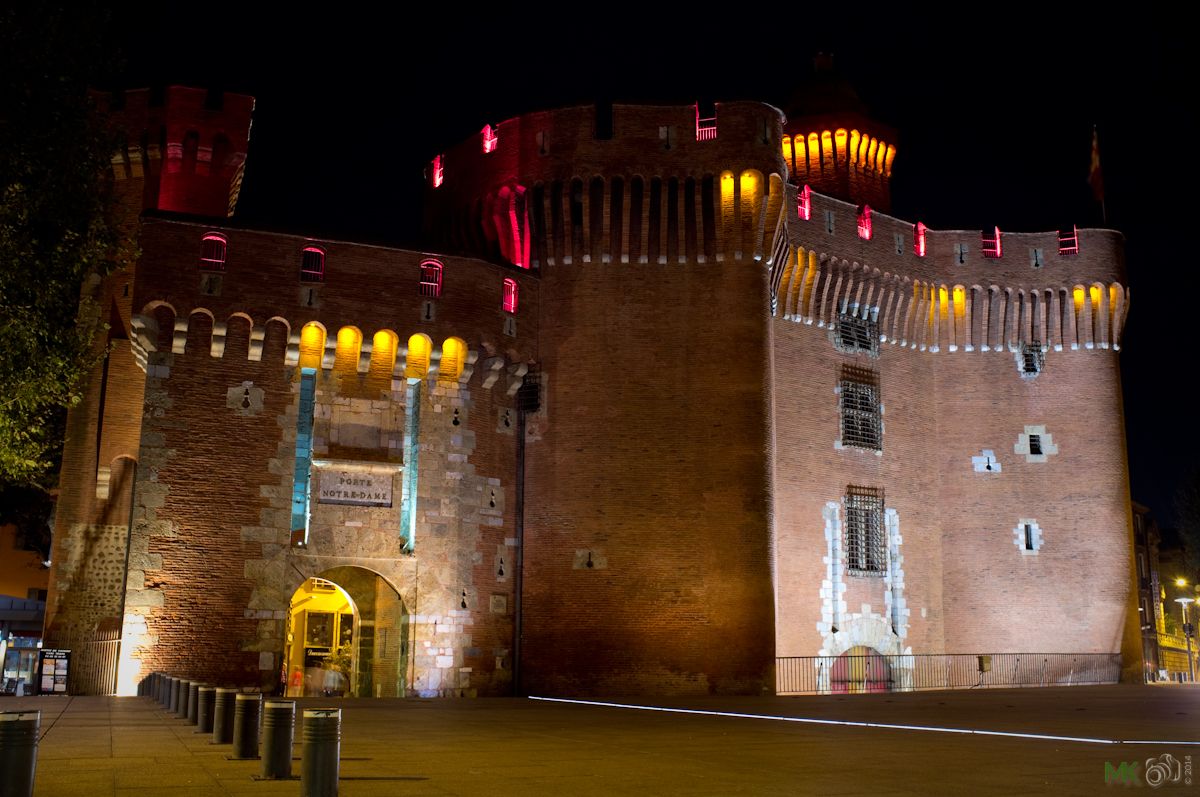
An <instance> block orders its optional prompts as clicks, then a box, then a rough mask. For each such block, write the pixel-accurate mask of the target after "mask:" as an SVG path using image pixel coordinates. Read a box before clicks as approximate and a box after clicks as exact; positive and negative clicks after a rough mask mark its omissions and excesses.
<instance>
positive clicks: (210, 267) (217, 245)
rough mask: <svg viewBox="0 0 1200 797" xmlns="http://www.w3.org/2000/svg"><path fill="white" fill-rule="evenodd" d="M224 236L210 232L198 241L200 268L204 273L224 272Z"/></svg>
mask: <svg viewBox="0 0 1200 797" xmlns="http://www.w3.org/2000/svg"><path fill="white" fill-rule="evenodd" d="M225 244H226V242H225V236H224V235H221V234H220V233H216V232H210V233H207V234H205V236H204V237H203V238H201V239H200V268H202V269H204V270H205V271H224V270H225Z"/></svg>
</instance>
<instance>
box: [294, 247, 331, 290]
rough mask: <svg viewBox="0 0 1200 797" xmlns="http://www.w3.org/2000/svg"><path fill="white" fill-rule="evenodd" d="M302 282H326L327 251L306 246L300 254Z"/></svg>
mask: <svg viewBox="0 0 1200 797" xmlns="http://www.w3.org/2000/svg"><path fill="white" fill-rule="evenodd" d="M300 281H301V282H324V281H325V251H324V250H323V249H320V248H318V247H316V246H306V247H304V251H303V252H301V253H300Z"/></svg>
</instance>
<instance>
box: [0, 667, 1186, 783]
mask: <svg viewBox="0 0 1200 797" xmlns="http://www.w3.org/2000/svg"><path fill="white" fill-rule="evenodd" d="M612 702H613V703H620V702H623V703H625V704H629V705H633V704H642V705H655V706H659V707H668V708H674V709H683V710H686V711H690V712H705V713H683V712H680V711H647V710H639V709H637V708H633V707H621V706H616V705H584V704H578V703H558V702H546V701H540V700H533V699H524V698H491V699H477V700H437V701H428V700H333V701H330V700H302V701H299V703H300V708H303V707H310V708H311V707H318V706H322V707H323V706H337V707H340V708H342V710H343V711H342V717H343V720H342V748H341V756H342V763H341V782H340V794H341V795H345V796H346V797H357V796H358V795H389V796H390V795H397V796H398V797H406V796H407V795H439V796H443V795H554V796H555V797H570V796H571V795H614V794H638V795H737V794H754V795H757V794H764V795H774V794H779V795H802V794H831V795H851V794H872V795H900V794H905V795H930V794H947V795H987V794H1006V795H1009V794H1054V795H1072V794H1080V795H1083V794H1102V793H1106V792H1109V791H1115V792H1123V791H1125V788H1124V787H1122V786H1116V785H1114V786H1106V785H1105V762H1111V763H1112V764H1113V765H1114V766H1117V765H1119V762H1122V761H1125V762H1139V766H1138V768H1137V772H1138V774H1139V776H1140V777H1141V778H1142V788H1141V790H1140V791H1142V792H1143V793H1144V792H1145V791H1151V792H1154V793H1159V792H1161V793H1167V794H1185V795H1186V794H1195V795H1197V797H1200V687H1191V686H1179V685H1164V686H1095V687H1070V688H1048V689H1023V690H1018V689H1011V690H1010V689H1004V690H1001V689H992V690H981V691H955V692H919V693H905V694H872V695H847V696H824V697H816V696H813V697H787V698H782V697H768V698H716V697H714V698H703V699H699V698H697V699H679V698H674V699H664V700H662V701H659V702H657V703H650V702H649V701H646V700H644V699H639V700H630V701H612ZM29 709H40V710H41V711H42V734H43V735H42V737H41V742H40V747H39V755H38V767H37V779H36V787H35V792H34V793H35V794H36V795H39V797H60V795H61V796H63V797H68V796H70V797H73V796H74V795H88V796H89V797H93V796H95V797H107V796H108V795H114V796H115V795H119V797H146V796H148V795H156V796H157V795H171V796H172V797H174V796H176V795H178V797H200V795H205V796H207V795H262V797H268V795H272V796H273V795H298V794H299V793H300V784H299V781H298V780H292V781H259V780H255V779H254V776H256V775H257V774H258V773H259V770H260V764H259V762H257V761H233V760H229V758H228V757H229V755H230V754H231V747H230V746H229V745H213V744H211V743H210V738H209V737H208V736H207V735H202V734H197V733H195V732H194V731H195V726H194V725H189V724H188V723H187V722H186V721H185V720H180V719H176V718H174V716H173V715H169V714H168V713H167V712H166V711H164V710H163V709H162V708H161V707H160V706H159V705H158V704H157V703H155V702H153V701H152V700H151V699H149V698H128V697H127V698H116V697H108V698H105V697H75V698H67V697H45V698H6V699H4V700H0V711H17V710H29ZM707 712H715V713H707ZM298 713H299V712H298ZM729 714H741V715H743V716H729ZM745 715H753V716H745ZM781 718H793V719H794V718H801V719H809V720H830V721H837V722H852V723H874V724H884V725H904V726H921V727H904V728H895V727H876V726H873V725H842V724H824V723H815V722H795V721H784V720H783V719H781ZM928 728H945V729H955V730H958V731H970V730H974V731H980V732H988V733H961V732H953V733H949V732H940V731H935V730H929V729H928ZM992 732H999V733H1000V734H1014V735H992ZM1019 734H1039V735H1044V736H1055V737H1073V738H1070V739H1068V738H1029V737H1027V736H1023V735H1019ZM1112 742H1117V743H1115V744H1114V743H1112ZM1137 742H1148V743H1145V744H1142V743H1137ZM1186 742H1190V743H1191V744H1185V743H1186ZM1164 753H1169V754H1170V755H1171V756H1173V757H1174V759H1175V760H1176V761H1178V762H1179V763H1180V766H1181V770H1180V780H1179V781H1178V782H1177V783H1170V782H1168V783H1166V784H1164V785H1162V786H1160V787H1158V788H1150V786H1149V784H1148V783H1147V782H1146V780H1145V778H1144V773H1145V767H1146V765H1145V762H1146V759H1147V758H1158V757H1159V756H1161V755H1162V754H1164ZM295 756H296V759H297V760H296V761H295V762H294V764H293V766H294V771H295V772H296V773H297V774H298V773H299V771H300V762H299V760H298V759H299V756H300V734H299V732H297V734H296V749H295ZM1189 767H1190V771H1191V774H1190V780H1191V783H1190V784H1186V783H1185V782H1184V780H1185V778H1188V777H1189V776H1188V775H1187V772H1186V770H1187V769H1188V768H1189ZM1127 771H1128V770H1127Z"/></svg>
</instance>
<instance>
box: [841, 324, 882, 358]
mask: <svg viewBox="0 0 1200 797" xmlns="http://www.w3.org/2000/svg"><path fill="white" fill-rule="evenodd" d="M834 333H835V335H836V338H835V342H836V344H837V348H838V351H842V352H845V353H846V354H857V353H859V352H864V353H866V354H870V355H871V356H872V357H876V356H878V355H879V325H878V324H877V323H875V322H874V321H872V320H871V319H869V318H859V317H858V316H856V315H851V314H850V313H839V314H838V323H837V326H836V327H834Z"/></svg>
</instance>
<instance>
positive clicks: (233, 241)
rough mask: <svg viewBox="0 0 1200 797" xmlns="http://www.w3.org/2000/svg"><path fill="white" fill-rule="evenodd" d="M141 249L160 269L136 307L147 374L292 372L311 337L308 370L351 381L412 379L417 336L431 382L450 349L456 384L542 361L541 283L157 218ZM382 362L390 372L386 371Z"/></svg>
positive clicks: (405, 254) (492, 268)
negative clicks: (193, 366) (159, 363)
mask: <svg viewBox="0 0 1200 797" xmlns="http://www.w3.org/2000/svg"><path fill="white" fill-rule="evenodd" d="M214 242H219V243H220V248H219V250H218V249H215V248H213V243H214ZM142 248H143V259H144V260H152V261H153V262H155V263H156V264H158V265H159V266H160V267H158V268H155V269H153V270H146V271H145V272H144V273H143V274H141V275H140V276H139V279H138V281H137V284H136V285H135V287H134V294H133V297H132V301H133V303H134V305H133V306H134V308H136V309H135V315H134V318H133V320H132V324H131V326H132V328H133V332H134V337H135V338H136V341H135V344H134V352H135V357H136V358H137V359H138V362H139V364H142V365H143V366H144V365H145V363H146V362H147V359H148V357H147V355H148V353H149V352H153V351H159V352H171V353H173V354H176V355H180V354H185V353H186V354H194V353H196V352H204V353H205V354H207V355H208V356H211V357H215V358H225V357H242V358H245V359H246V360H248V361H252V362H279V363H280V364H283V365H288V366H294V365H296V364H297V363H298V362H299V360H300V356H301V350H302V349H304V346H305V345H306V344H304V342H303V340H302V339H303V330H305V329H307V328H310V327H311V328H314V329H319V330H320V334H321V340H322V341H323V342H322V343H321V344H320V346H319V347H318V349H319V351H315V354H314V352H313V351H309V355H310V356H309V357H308V359H307V360H306V362H307V363H308V365H307V367H314V368H325V369H330V370H338V371H346V369H347V367H348V366H346V364H347V363H350V362H353V364H354V367H353V368H350V369H349V370H350V371H351V372H357V373H371V374H374V375H376V376H387V377H388V378H390V377H391V376H392V375H393V374H404V373H410V374H412V373H414V372H415V369H414V367H412V364H411V363H406V356H407V354H408V350H409V346H410V344H411V341H412V338H413V336H414V335H420V336H423V337H424V339H425V342H424V344H423V345H424V347H425V348H424V350H425V352H426V354H425V357H426V360H427V368H428V371H429V373H430V374H432V375H434V376H437V377H438V379H440V380H443V381H444V379H445V378H446V371H445V370H444V369H442V368H440V364H441V363H443V362H444V359H445V358H444V356H443V352H444V350H445V342H446V341H449V340H457V341H459V343H460V344H461V349H462V350H463V351H469V352H470V357H469V361H468V360H464V359H463V357H464V356H465V355H463V354H462V353H461V352H457V351H456V353H455V354H454V358H455V359H456V361H458V362H459V363H460V364H462V365H463V366H464V367H463V370H462V372H461V373H460V374H458V376H456V377H455V380H456V381H457V380H458V378H459V377H461V378H462V380H465V379H467V378H469V377H470V373H471V368H470V365H471V364H472V363H474V362H475V361H477V360H480V361H483V362H489V363H492V365H489V366H488V367H487V368H486V369H485V370H487V371H489V372H490V371H492V370H495V369H494V368H493V365H494V362H493V360H495V358H497V357H499V358H500V360H501V361H503V362H502V368H503V369H507V368H508V367H509V366H510V365H512V364H513V363H526V362H530V361H532V360H533V358H534V352H535V351H536V346H535V341H536V331H537V303H538V278H537V276H536V275H534V274H529V273H526V272H523V271H519V270H516V269H512V268H509V267H505V266H498V265H495V264H492V263H486V262H483V261H479V260H474V259H469V258H450V257H443V256H434V255H430V254H428V253H423V252H413V251H408V250H402V249H394V248H389V247H382V246H373V245H370V244H358V243H349V242H344V241H334V240H317V239H312V238H308V237H304V236H297V235H289V234H283V233H268V232H262V231H257V230H244V229H238V228H233V227H229V226H214V225H205V224H202V223H198V222H194V221H184V220H176V219H164V218H157V217H148V218H147V219H146V220H145V223H144V225H143V230H142ZM314 254H319V255H320V259H319V270H314V269H316V266H314V262H318V261H314V260H311V259H310V258H311V257H312V256H313V255H314ZM346 330H352V331H353V333H352V336H356V342H350V341H348V340H347V339H346V335H348V334H351V333H346ZM343 333H345V334H343ZM339 342H340V344H341V353H340V354H338V351H339V349H338V346H339ZM307 345H309V346H310V348H311V345H312V344H311V341H310V342H309V344H307ZM349 348H353V349H354V351H355V353H354V355H353V357H350V356H349V355H347V354H346V351H348V350H349ZM306 351H307V350H306ZM314 356H315V360H314V359H313V357H314ZM380 357H390V358H392V359H393V362H392V363H391V364H390V365H389V366H388V368H386V369H384V368H383V366H382V365H381V362H382V360H381V359H380ZM347 358H348V359H347ZM335 362H336V363H337V367H336V368H335ZM385 371H386V374H385ZM489 386H490V385H489Z"/></svg>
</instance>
